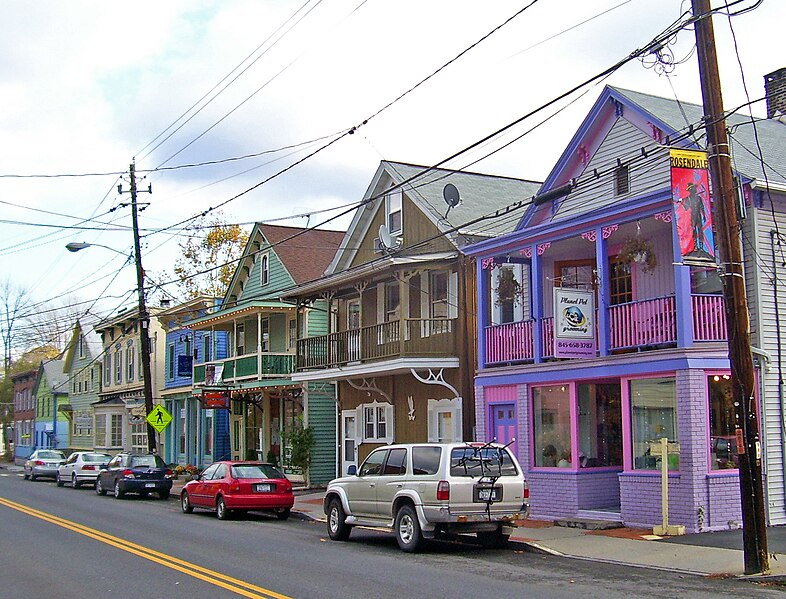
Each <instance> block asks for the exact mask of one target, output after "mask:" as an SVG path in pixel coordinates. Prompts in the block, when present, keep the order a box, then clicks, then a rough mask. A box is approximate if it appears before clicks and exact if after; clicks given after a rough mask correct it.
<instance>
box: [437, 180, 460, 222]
mask: <svg viewBox="0 0 786 599" xmlns="http://www.w3.org/2000/svg"><path fill="white" fill-rule="evenodd" d="M442 197H443V198H445V203H446V204H447V205H448V209H447V210H446V211H445V218H447V216H448V212H450V209H451V208H455V207H456V206H458V205H459V204H460V203H461V197H460V196H459V190H458V188H457V187H456V186H455V185H453V183H448V184H447V185H445V187H444V188H443V189H442Z"/></svg>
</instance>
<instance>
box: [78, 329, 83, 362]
mask: <svg viewBox="0 0 786 599" xmlns="http://www.w3.org/2000/svg"><path fill="white" fill-rule="evenodd" d="M77 345H78V346H79V357H80V358H84V357H85V336H84V335H83V334H81V333H80V334H79V341H78V343H77Z"/></svg>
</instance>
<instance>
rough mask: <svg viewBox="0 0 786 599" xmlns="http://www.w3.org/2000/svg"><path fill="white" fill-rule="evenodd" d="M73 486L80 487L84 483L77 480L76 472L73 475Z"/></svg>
mask: <svg viewBox="0 0 786 599" xmlns="http://www.w3.org/2000/svg"><path fill="white" fill-rule="evenodd" d="M71 486H72V487H73V488H74V489H78V488H79V487H81V486H82V483H80V482H79V481H78V480H76V472H74V473H73V474H72V475H71Z"/></svg>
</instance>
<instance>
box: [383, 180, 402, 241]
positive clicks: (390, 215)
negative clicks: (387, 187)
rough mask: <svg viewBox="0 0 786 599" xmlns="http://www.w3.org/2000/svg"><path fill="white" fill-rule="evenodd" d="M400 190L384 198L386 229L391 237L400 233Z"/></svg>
mask: <svg viewBox="0 0 786 599" xmlns="http://www.w3.org/2000/svg"><path fill="white" fill-rule="evenodd" d="M401 197H402V195H401V190H400V189H396V190H394V191H391V192H390V193H389V194H387V195H386V196H385V214H386V215H387V223H386V224H387V227H388V231H389V232H390V234H391V235H396V234H398V233H401V229H402V222H401V221H402V218H401V215H402V212H401Z"/></svg>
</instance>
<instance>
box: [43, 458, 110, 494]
mask: <svg viewBox="0 0 786 599" xmlns="http://www.w3.org/2000/svg"><path fill="white" fill-rule="evenodd" d="M111 459H112V456H111V455H109V454H108V453H99V452H96V451H75V452H74V453H72V454H71V455H70V456H68V459H67V460H66V461H65V464H62V465H60V466H58V468H57V477H56V480H57V486H58V487H62V486H63V485H64V484H65V483H67V482H70V483H71V486H72V487H74V489H78V488H79V487H80V486H81V485H82V483H87V484H89V485H90V486H91V487H92V486H94V485H95V483H96V478H98V473H99V471H100V470H101V468H102V467H103V466H106V465H107V464H108V463H109V460H111Z"/></svg>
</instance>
